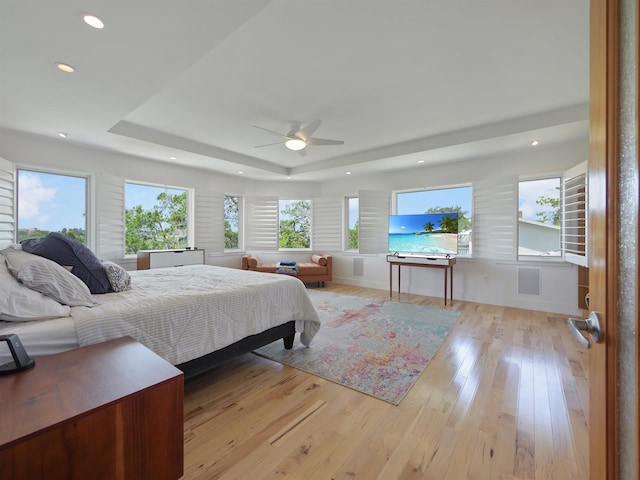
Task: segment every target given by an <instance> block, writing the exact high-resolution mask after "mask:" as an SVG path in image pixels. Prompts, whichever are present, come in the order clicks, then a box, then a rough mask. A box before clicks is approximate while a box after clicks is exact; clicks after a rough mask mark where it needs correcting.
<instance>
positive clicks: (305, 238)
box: [279, 200, 311, 248]
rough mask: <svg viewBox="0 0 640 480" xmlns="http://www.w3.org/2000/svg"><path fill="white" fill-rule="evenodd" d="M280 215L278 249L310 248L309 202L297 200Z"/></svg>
mask: <svg viewBox="0 0 640 480" xmlns="http://www.w3.org/2000/svg"><path fill="white" fill-rule="evenodd" d="M280 214H281V216H282V217H284V218H282V219H281V220H280V242H279V244H280V248H311V202H310V201H309V200H297V201H295V202H293V203H292V204H291V205H289V206H288V207H286V208H284V209H282V210H281V212H280Z"/></svg>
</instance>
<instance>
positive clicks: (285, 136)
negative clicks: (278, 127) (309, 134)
mask: <svg viewBox="0 0 640 480" xmlns="http://www.w3.org/2000/svg"><path fill="white" fill-rule="evenodd" d="M254 127H255V128H258V129H260V130H264V131H265V132H269V133H273V134H274V135H277V136H279V137H282V138H289V136H287V135H285V134H283V133H280V132H274V131H273V130H269V129H268V128H264V127H259V126H258V125H254Z"/></svg>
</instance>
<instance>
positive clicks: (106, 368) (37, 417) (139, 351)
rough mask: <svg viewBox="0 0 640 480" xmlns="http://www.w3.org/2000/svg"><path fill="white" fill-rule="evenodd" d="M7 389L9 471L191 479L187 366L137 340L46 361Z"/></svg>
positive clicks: (1, 460) (2, 444) (2, 439)
mask: <svg viewBox="0 0 640 480" xmlns="http://www.w3.org/2000/svg"><path fill="white" fill-rule="evenodd" d="M0 392H1V393H0V411H1V412H2V414H1V415H0V478H7V479H8V478H16V479H17V478H25V479H26V478H28V479H47V480H57V479H73V480H75V479H78V480H80V479H81V480H86V479H92V480H98V479H110V480H111V479H132V480H133V479H140V478H153V479H154V480H155V479H166V480H174V479H177V478H179V477H181V476H182V473H183V449H184V433H183V432H184V426H183V416H184V412H183V396H184V387H183V375H182V372H181V371H180V370H178V369H177V368H176V367H174V366H173V365H171V364H170V363H169V362H167V361H165V360H164V359H162V358H160V357H159V356H158V355H156V354H155V353H153V352H152V351H151V350H149V349H148V348H146V347H144V346H143V345H141V344H139V343H137V342H135V341H134V340H133V339H132V338H130V337H124V338H119V339H116V340H111V341H108V342H104V343H99V344H96V345H91V346H88V347H83V348H79V349H76V350H70V351H68V352H63V353H60V354H56V355H50V356H45V357H40V358H37V359H36V364H35V366H34V367H33V368H31V369H30V370H25V371H22V372H19V373H14V374H11V375H6V376H1V377H0Z"/></svg>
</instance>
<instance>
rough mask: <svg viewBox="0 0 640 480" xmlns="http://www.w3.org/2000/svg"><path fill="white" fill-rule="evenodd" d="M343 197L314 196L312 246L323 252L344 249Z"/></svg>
mask: <svg viewBox="0 0 640 480" xmlns="http://www.w3.org/2000/svg"><path fill="white" fill-rule="evenodd" d="M342 212H343V209H342V198H341V197H324V198H314V199H313V202H312V216H311V246H312V247H313V249H314V250H318V251H322V252H336V251H340V250H342V224H343V222H342Z"/></svg>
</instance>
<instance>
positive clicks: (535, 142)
mask: <svg viewBox="0 0 640 480" xmlns="http://www.w3.org/2000/svg"><path fill="white" fill-rule="evenodd" d="M539 143H540V142H539V141H538V140H534V141H533V142H531V146H532V147H535V146H536V145H538V144H539Z"/></svg>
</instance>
